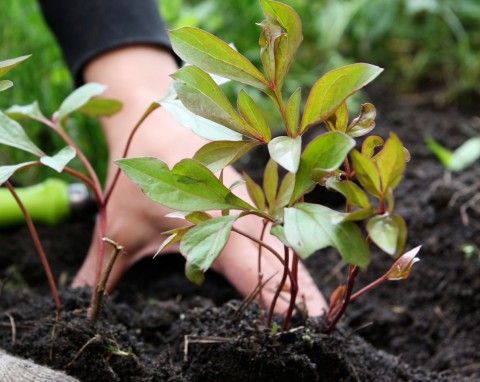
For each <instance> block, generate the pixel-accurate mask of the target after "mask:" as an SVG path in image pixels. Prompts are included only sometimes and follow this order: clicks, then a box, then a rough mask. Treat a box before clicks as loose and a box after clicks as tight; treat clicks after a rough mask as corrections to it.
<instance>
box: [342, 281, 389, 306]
mask: <svg viewBox="0 0 480 382" xmlns="http://www.w3.org/2000/svg"><path fill="white" fill-rule="evenodd" d="M385 281H387V278H386V277H385V276H382V277H380V278H378V279H376V280H375V281H373V282H371V283H370V284H368V285H367V286H365V287H363V288H362V289H360V290H359V291H358V292H355V293H354V294H352V296H351V297H350V301H354V300H356V299H357V298H358V297H360V296H362V295H364V294H365V293H367V292H369V291H371V290H372V289H374V288H376V287H377V286H379V285H380V284H383V283H384V282H385Z"/></svg>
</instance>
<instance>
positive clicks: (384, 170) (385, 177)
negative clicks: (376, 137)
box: [374, 133, 405, 192]
mask: <svg viewBox="0 0 480 382" xmlns="http://www.w3.org/2000/svg"><path fill="white" fill-rule="evenodd" d="M374 159H375V163H376V165H377V167H378V172H379V174H380V180H381V184H382V191H383V192H385V191H386V190H387V189H388V188H390V187H391V188H394V187H395V186H396V185H397V184H398V182H399V180H400V177H401V176H402V174H403V172H404V171H405V153H404V150H403V145H402V142H400V139H398V137H397V136H396V135H395V134H393V133H390V138H388V139H387V142H385V144H384V145H383V149H382V150H381V151H380V152H379V153H378V154H377V155H376V156H375V157H374Z"/></svg>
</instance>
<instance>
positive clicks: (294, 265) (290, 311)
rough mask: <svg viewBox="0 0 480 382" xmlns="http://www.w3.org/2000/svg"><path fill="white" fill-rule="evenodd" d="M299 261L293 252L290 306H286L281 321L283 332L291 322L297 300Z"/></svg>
mask: <svg viewBox="0 0 480 382" xmlns="http://www.w3.org/2000/svg"><path fill="white" fill-rule="evenodd" d="M299 262H300V259H299V257H298V255H297V254H296V253H295V252H294V253H293V258H292V281H291V283H292V285H291V286H290V305H289V306H288V310H287V315H286V317H285V321H283V327H282V329H283V330H284V331H285V330H287V329H288V327H289V326H290V322H291V320H292V315H293V311H294V310H295V301H296V300H297V294H298V263H299Z"/></svg>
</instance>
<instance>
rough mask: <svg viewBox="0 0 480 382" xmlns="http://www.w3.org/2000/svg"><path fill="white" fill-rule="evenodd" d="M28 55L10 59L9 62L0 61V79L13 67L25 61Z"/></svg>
mask: <svg viewBox="0 0 480 382" xmlns="http://www.w3.org/2000/svg"><path fill="white" fill-rule="evenodd" d="M29 57H30V55H27V56H21V57H16V58H11V59H9V60H3V61H0V77H2V76H4V75H5V74H7V73H8V72H9V71H10V70H12V69H13V68H14V67H15V66H17V65H18V64H20V63H21V62H22V61H25V60H26V59H27V58H29Z"/></svg>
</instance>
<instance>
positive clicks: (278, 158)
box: [268, 136, 302, 173]
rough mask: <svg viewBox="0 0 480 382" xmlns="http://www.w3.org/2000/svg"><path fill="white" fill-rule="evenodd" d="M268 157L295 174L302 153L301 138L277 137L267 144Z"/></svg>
mask: <svg viewBox="0 0 480 382" xmlns="http://www.w3.org/2000/svg"><path fill="white" fill-rule="evenodd" d="M268 152H269V153H270V157H271V158H272V159H273V160H274V161H275V162H277V163H278V164H279V165H280V166H282V167H283V168H285V169H286V170H287V171H290V172H292V173H296V172H297V170H298V166H299V164H300V154H301V152H302V137H300V136H298V137H296V138H290V137H277V138H274V139H272V140H271V141H270V143H269V144H268Z"/></svg>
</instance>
